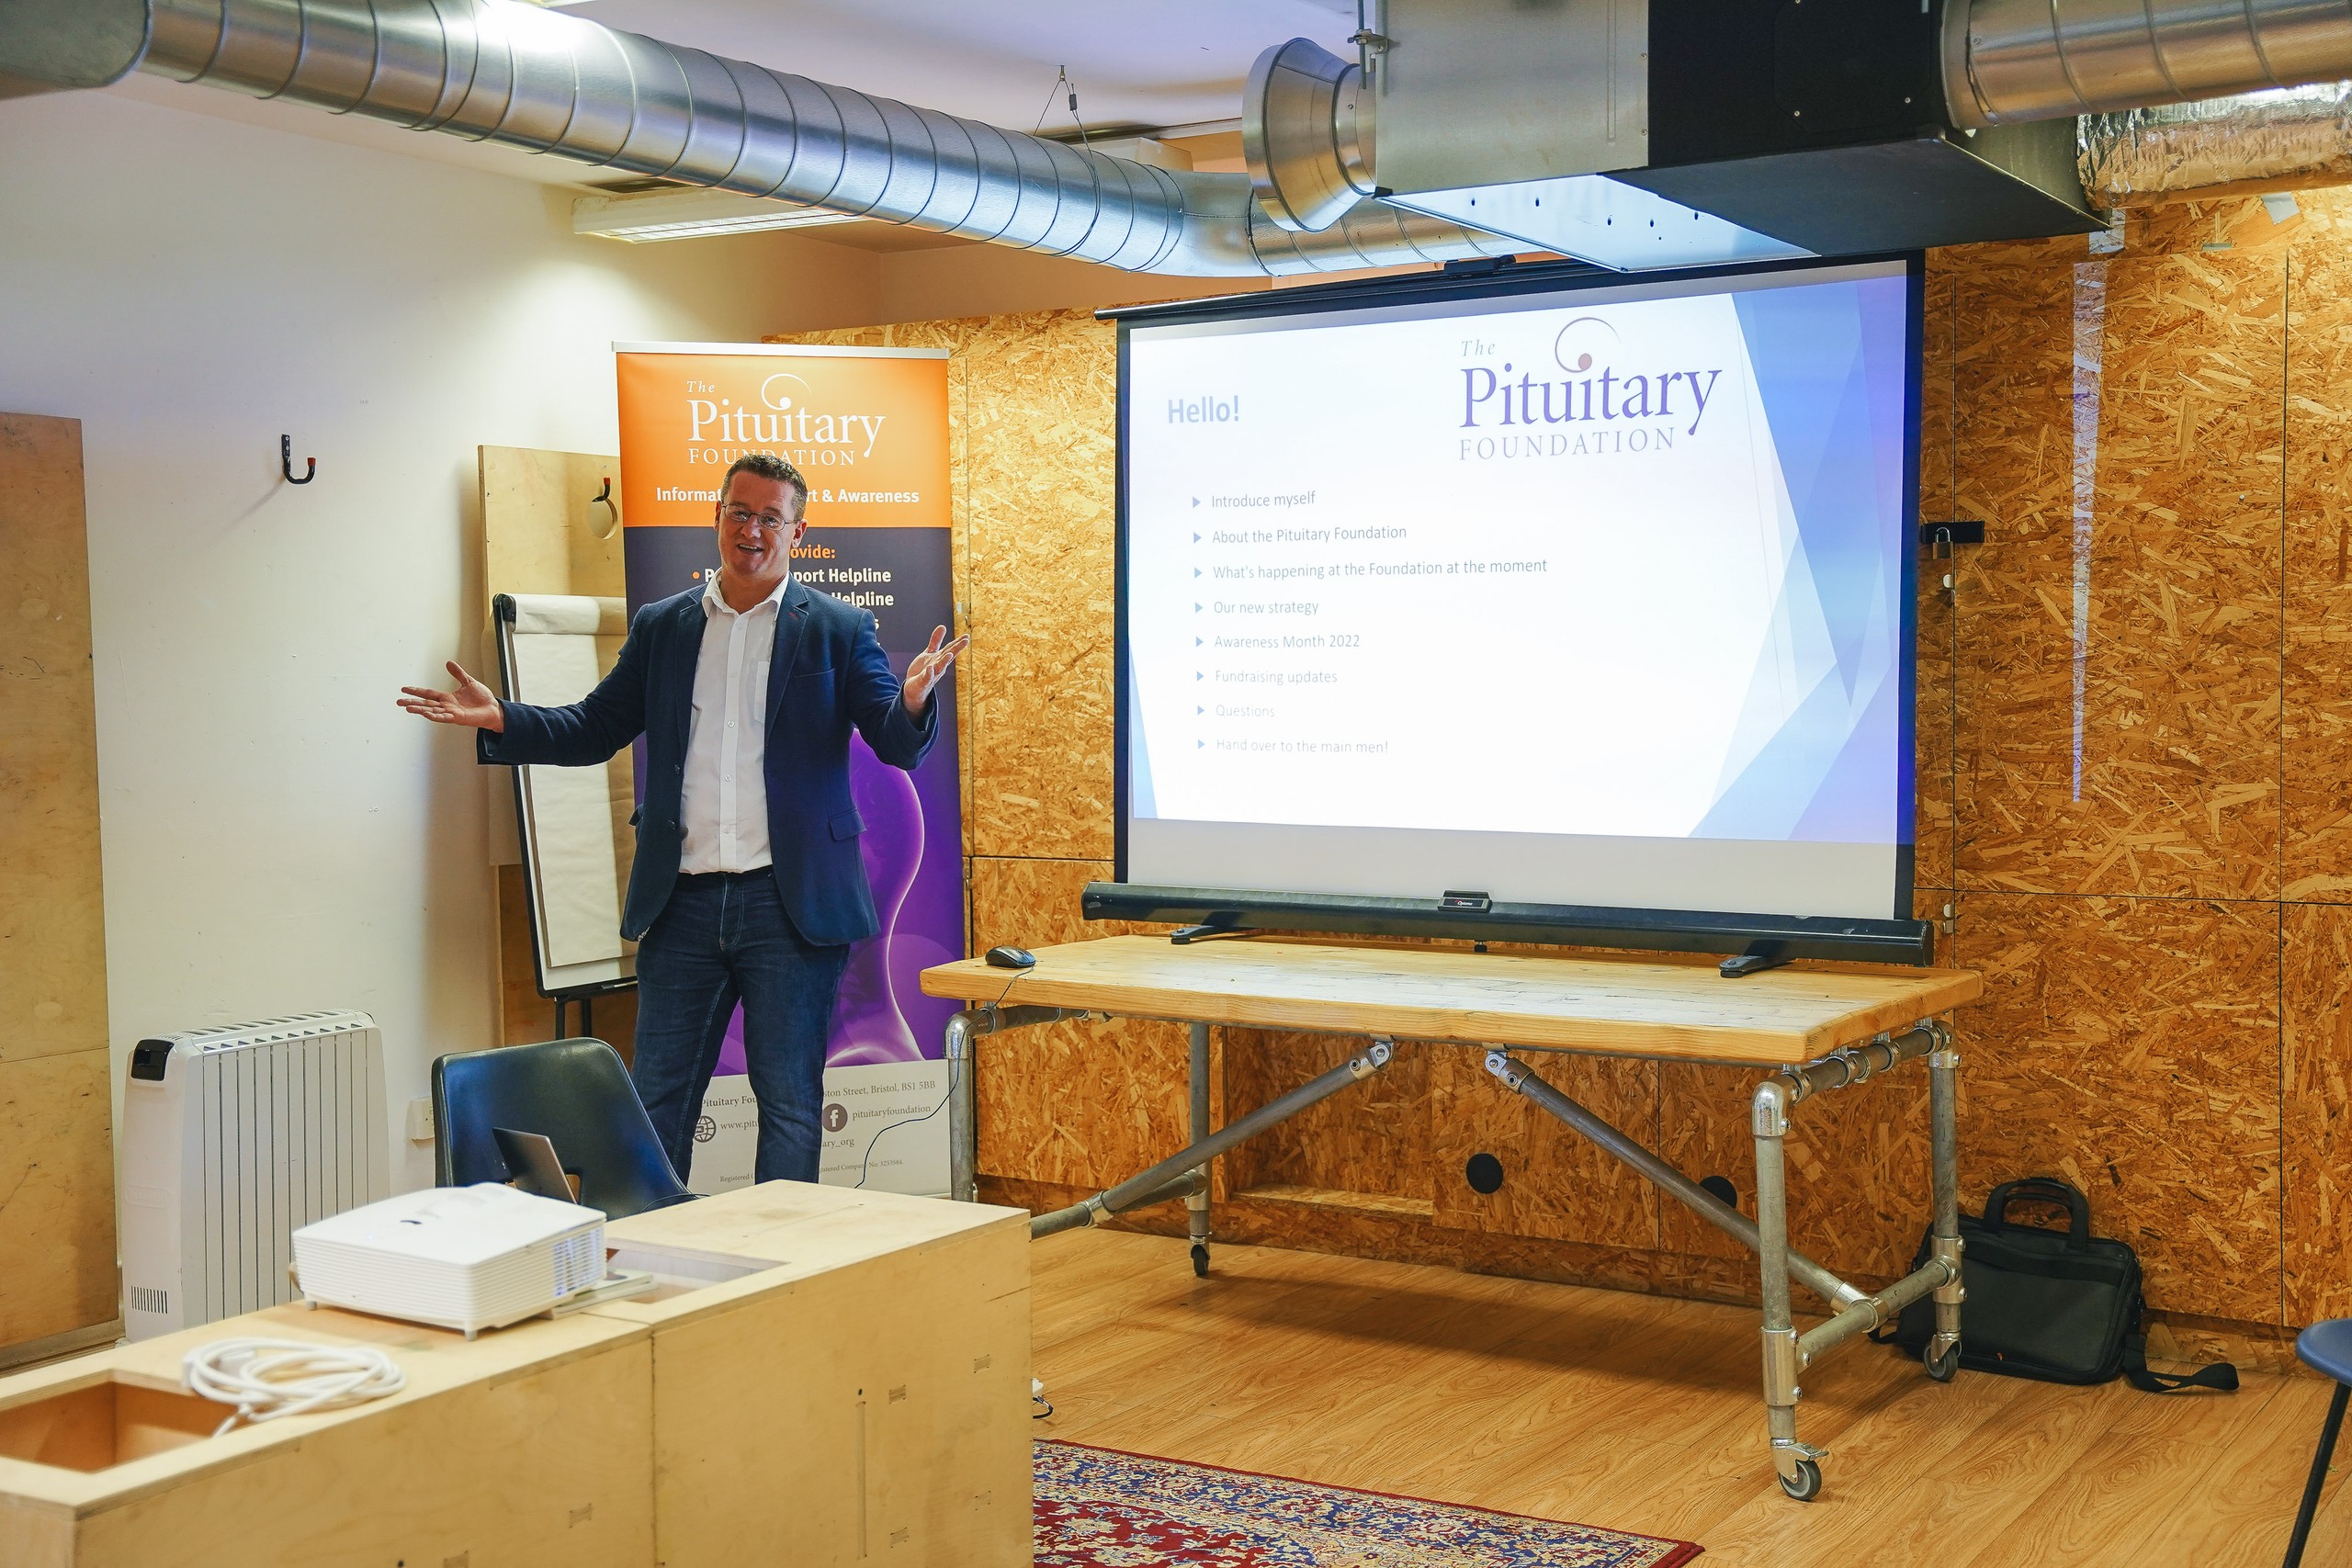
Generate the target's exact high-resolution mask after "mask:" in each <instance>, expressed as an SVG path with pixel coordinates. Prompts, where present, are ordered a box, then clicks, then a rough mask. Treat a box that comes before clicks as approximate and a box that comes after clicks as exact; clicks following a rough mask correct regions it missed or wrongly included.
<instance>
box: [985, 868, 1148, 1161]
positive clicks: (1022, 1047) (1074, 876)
mask: <svg viewBox="0 0 2352 1568" xmlns="http://www.w3.org/2000/svg"><path fill="white" fill-rule="evenodd" d="M1110 874H1111V868H1110V866H1109V865H1108V864H1107V863H1102V862H1090V861H1055V860H998V859H986V858H983V859H976V860H974V861H973V862H972V863H971V893H972V950H973V951H974V952H975V953H984V952H986V951H987V950H988V949H989V948H990V947H994V946H997V945H999V944H1000V943H1010V944H1012V945H1014V946H1018V947H1042V946H1046V945H1047V944H1048V943H1052V942H1083V941H1084V940H1086V938H1088V937H1089V936H1101V935H1107V934H1111V933H1112V932H1113V931H1136V930H1143V929H1146V928H1142V927H1136V926H1129V925H1125V924H1117V925H1104V926H1093V925H1089V924H1087V923H1086V922H1085V921H1083V920H1081V919H1080V918H1079V908H1078V896H1079V891H1080V889H1081V888H1083V887H1084V886H1086V884H1087V883H1088V882H1090V881H1093V880H1097V879H1101V878H1105V877H1108V876H1109V875H1110ZM1006 978H1007V979H1008V980H1010V979H1012V976H1011V975H1010V974H1008V975H1007V976H1006ZM974 1052H975V1056H974V1061H975V1064H976V1066H975V1073H976V1075H977V1076H976V1079H975V1083H974V1094H975V1098H976V1099H977V1100H978V1112H979V1145H980V1147H979V1168H980V1171H981V1172H982V1173H983V1174H985V1175H989V1176H997V1177H1011V1178H1015V1179H1022V1180H1028V1181H1043V1182H1065V1183H1069V1184H1071V1185H1074V1186H1081V1187H1089V1188H1093V1189H1100V1188H1103V1187H1108V1186H1111V1185H1112V1184H1114V1183H1115V1182H1120V1181H1124V1180H1125V1179H1127V1178H1128V1177H1130V1176H1133V1175H1135V1174H1136V1172H1137V1171H1140V1170H1142V1169H1143V1168H1145V1167H1147V1166H1149V1165H1151V1164H1153V1163H1154V1162H1156V1161H1158V1160H1161V1159H1164V1158H1166V1157H1167V1156H1170V1155H1172V1154H1174V1153H1175V1152H1176V1151H1177V1150H1179V1149H1181V1148H1182V1147H1183V1146H1184V1144H1185V1142H1186V1134H1187V1132H1188V1130H1189V1128H1190V1126H1191V1114H1192V1112H1191V1104H1192V1096H1191V1089H1190V1077H1189V1063H1190V1061H1191V1054H1192V1051H1191V1043H1190V1041H1189V1039H1188V1038H1187V1035H1186V1032H1185V1031H1184V1029H1183V1028H1182V1026H1181V1025H1178V1024H1172V1023H1148V1022H1138V1021H1130V1020H1121V1021H1115V1022H1112V1023H1053V1024H1045V1025H1039V1026H1034V1027H1031V1028H1027V1029H1017V1030H1012V1031H1011V1032H1007V1033H1004V1034H1001V1035H983V1036H982V1037H981V1038H980V1039H979V1040H978V1043H976V1045H975V1046H974Z"/></svg>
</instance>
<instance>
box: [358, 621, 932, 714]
mask: <svg viewBox="0 0 2352 1568" xmlns="http://www.w3.org/2000/svg"><path fill="white" fill-rule="evenodd" d="M934 640H936V639H934ZM448 668H449V678H450V679H451V680H453V681H455V682H458V689H457V690H456V691H453V692H436V691H435V690H434V689H433V688H432V687H430V686H402V687H401V697H400V705H401V706H402V707H404V708H406V709H407V710H408V711H409V712H411V713H413V714H415V715H416V716H418V717H420V718H429V719H431V720H432V721H433V722H434V723H435V724H462V725H465V726H466V727H468V728H472V729H487V730H489V731H490V732H491V733H492V734H493V735H502V734H503V733H505V730H506V710H505V709H504V708H503V707H502V706H501V705H499V701H498V699H497V698H496V697H495V696H492V694H491V690H490V688H489V687H488V686H485V685H483V684H482V683H481V682H480V681H477V680H475V679H474V678H473V677H472V676H471V675H469V674H467V673H466V672H465V671H464V670H462V669H460V668H459V667H458V661H457V660H454V659H453V660H450V661H449V666H448Z"/></svg>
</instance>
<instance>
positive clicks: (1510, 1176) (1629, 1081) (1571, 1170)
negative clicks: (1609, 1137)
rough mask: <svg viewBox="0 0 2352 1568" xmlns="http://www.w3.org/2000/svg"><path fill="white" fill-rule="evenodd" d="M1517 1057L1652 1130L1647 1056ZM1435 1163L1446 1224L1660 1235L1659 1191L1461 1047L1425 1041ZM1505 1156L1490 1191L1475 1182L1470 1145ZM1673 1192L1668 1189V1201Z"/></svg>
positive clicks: (1581, 1097)
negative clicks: (1634, 1058) (1470, 1176)
mask: <svg viewBox="0 0 2352 1568" xmlns="http://www.w3.org/2000/svg"><path fill="white" fill-rule="evenodd" d="M1519 1062H1520V1065H1521V1066H1523V1067H1525V1068H1527V1070H1528V1071H1530V1072H1532V1073H1533V1074H1535V1075H1536V1076H1537V1077H1541V1078H1543V1079H1544V1082H1546V1083H1548V1084H1550V1085H1551V1086H1552V1087H1553V1088H1554V1089H1558V1090H1559V1091H1560V1092H1561V1093H1563V1094H1565V1095H1566V1096H1567V1097H1568V1098H1569V1099H1571V1100H1576V1101H1577V1103H1578V1104H1580V1105H1582V1106H1583V1107H1584V1108H1585V1109H1586V1110H1588V1111H1591V1112H1593V1113H1594V1114H1595V1115H1597V1116H1599V1117H1600V1119H1601V1120H1602V1121H1604V1122H1608V1123H1609V1124H1610V1125H1611V1126H1613V1127H1615V1128H1616V1129H1617V1130H1618V1131H1619V1132H1622V1133H1624V1134H1627V1135H1628V1136H1630V1137H1633V1138H1634V1139H1635V1140H1637V1141H1638V1142H1640V1143H1643V1144H1645V1145H1651V1146H1653V1147H1654V1146H1656V1144H1657V1065H1656V1064H1654V1063H1650V1062H1629V1061H1611V1060H1608V1059H1606V1058H1601V1057H1592V1056H1567V1055H1547V1054H1545V1053H1543V1052H1538V1051H1528V1052H1524V1053H1521V1055H1520V1057H1519ZM1428 1071H1429V1108H1428V1115H1429V1119H1430V1122H1429V1124H1430V1140H1429V1141H1430V1177H1431V1179H1432V1184H1433V1187H1432V1196H1433V1197H1434V1198H1435V1200H1436V1219H1437V1221H1438V1223H1439V1224H1446V1225H1455V1226H1459V1227H1460V1228H1462V1229H1464V1230H1473V1231H1492V1232H1497V1233H1499V1234H1502V1235H1521V1236H1536V1237H1546V1238H1550V1239H1554V1240H1559V1241H1577V1242H1590V1243H1596V1244H1599V1245H1602V1246H1609V1247H1657V1245H1658V1209H1659V1207H1660V1201H1659V1198H1658V1194H1657V1189H1656V1188H1654V1187H1652V1186H1651V1185H1650V1184H1649V1183H1648V1182H1646V1181H1644V1180H1643V1179H1641V1178H1640V1177H1638V1176H1636V1175H1634V1173H1633V1172H1632V1171H1631V1170H1629V1169H1627V1168H1625V1167H1624V1166H1623V1165H1621V1164H1619V1163H1618V1162H1617V1161H1616V1160H1614V1159H1611V1157H1610V1156H1607V1155H1605V1154H1603V1153H1601V1152H1600V1150H1599V1149H1597V1148H1595V1147H1593V1145H1590V1144H1589V1143H1587V1142H1586V1141H1585V1140H1584V1139H1583V1138H1581V1137H1579V1136H1577V1134H1574V1133H1572V1132H1570V1131H1569V1130H1568V1129H1567V1128H1566V1127H1565V1126H1563V1125H1562V1124H1561V1123H1560V1122H1557V1121H1555V1120H1554V1119H1553V1118H1552V1117H1551V1116H1550V1115H1549V1114H1547V1113H1546V1112H1544V1111H1542V1110H1540V1109H1538V1108H1537V1107H1536V1105H1535V1104H1534V1102H1533V1101H1532V1100H1528V1099H1526V1098H1525V1097H1524V1096H1521V1095H1517V1094H1513V1093H1512V1092H1511V1091H1510V1089H1505V1088H1504V1087H1503V1085H1502V1081H1501V1080H1500V1079H1498V1078H1497V1077H1495V1076H1494V1075H1493V1074H1492V1073H1489V1072H1488V1071H1487V1064H1486V1055H1485V1054H1484V1053H1483V1052H1480V1051H1476V1050H1466V1049H1464V1048H1463V1047H1461V1046H1458V1045H1455V1046H1432V1047H1430V1051H1429V1069H1428ZM1477 1154H1489V1155H1492V1156H1495V1158H1496V1159H1497V1160H1498V1161H1500V1162H1501V1164H1502V1168H1503V1184H1502V1186H1501V1187H1500V1188H1498V1189H1497V1190H1495V1191H1493V1192H1491V1193H1482V1192H1480V1191H1478V1190H1476V1189H1475V1188H1473V1187H1472V1186H1471V1185H1470V1182H1469V1179H1468V1178H1467V1176H1466V1175H1465V1174H1464V1168H1465V1167H1466V1166H1467V1165H1468V1163H1469V1161H1470V1158H1471V1156H1473V1155H1477ZM1668 1202H1671V1200H1668Z"/></svg>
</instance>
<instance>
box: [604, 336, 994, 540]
mask: <svg viewBox="0 0 2352 1568" xmlns="http://www.w3.org/2000/svg"><path fill="white" fill-rule="evenodd" d="M617 357H618V369H619V386H620V415H621V428H622V429H623V430H625V431H627V432H628V433H629V441H628V451H627V453H626V454H625V456H626V457H628V462H627V463H626V464H624V465H623V468H622V473H621V514H622V515H623V516H624V517H626V518H628V522H629V524H630V525H631V526H650V527H689V526H690V527H697V528H707V527H708V526H709V525H710V508H711V503H712V502H716V501H717V500H718V487H719V485H720V483H721V482H722V481H723V480H724V479H726V477H727V469H728V467H729V465H730V464H731V463H733V462H734V461H735V459H736V458H738V457H742V456H743V455H744V454H745V453H747V452H771V453H774V454H775V456H777V457H782V458H784V459H785V460H786V462H788V463H790V464H791V465H792V466H793V467H795V468H798V469H799V470H800V472H801V474H802V476H803V477H805V478H806V479H808V481H809V525H810V526H811V527H825V528H860V527H865V528H910V527H915V528H920V527H932V528H944V527H946V526H947V525H948V505H949V492H948V477H947V457H948V454H947V362H946V361H945V360H944V359H867V358H853V357H848V356H837V355H822V356H820V355H806V356H801V357H795V356H792V355H789V354H775V353H768V354H757V353H754V354H660V353H642V352H625V353H622V354H621V355H618V356H617Z"/></svg>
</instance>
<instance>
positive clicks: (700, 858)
mask: <svg viewBox="0 0 2352 1568" xmlns="http://www.w3.org/2000/svg"><path fill="white" fill-rule="evenodd" d="M791 584H792V574H791V572H790V571H789V570H787V571H786V573H785V578H784V581H782V582H779V583H777V584H776V585H775V592H773V593H771V594H769V595H768V596H767V597H766V598H764V599H763V600H761V601H760V602H759V603H758V604H754V605H752V607H751V608H750V609H748V610H745V611H743V612H741V614H738V613H737V612H735V611H733V610H731V609H729V608H728V605H727V601H726V600H725V599H724V598H723V597H721V596H720V594H719V592H718V573H717V572H715V571H714V572H712V573H711V574H710V579H709V581H707V583H706V584H705V585H704V587H703V591H702V613H703V616H704V621H703V629H702V651H701V653H700V654H699V655H698V656H697V658H696V660H695V711H694V718H693V721H692V724H691V727H690V728H688V730H687V732H686V773H685V799H684V801H683V802H682V803H681V804H682V807H683V809H682V810H681V812H680V816H681V817H682V818H684V828H685V848H684V852H683V854H682V855H681V856H680V859H679V862H678V869H679V870H680V871H682V872H684V873H686V874H689V875H692V874H697V873H703V872H713V871H757V870H758V869H759V868H760V867H762V866H763V865H767V864H769V863H771V862H770V855H769V847H768V781H767V774H766V773H765V771H764V764H765V762H766V761H767V739H768V663H769V661H770V660H772V659H774V658H775V630H776V617H777V616H778V615H782V614H783V613H784V591H785V590H786V588H788V587H790V586H791Z"/></svg>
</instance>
